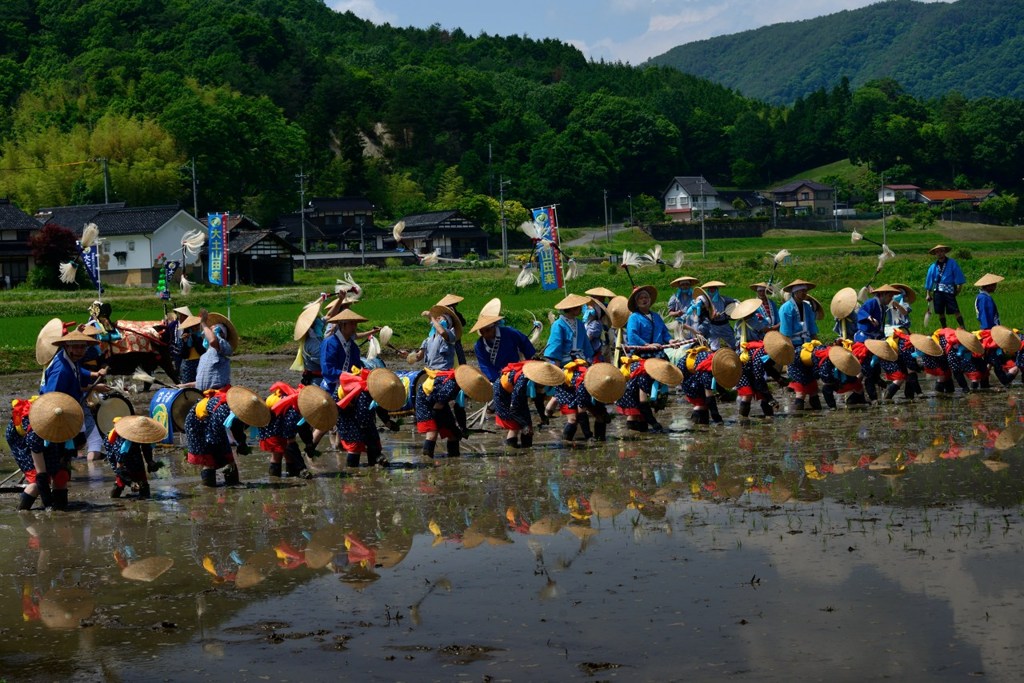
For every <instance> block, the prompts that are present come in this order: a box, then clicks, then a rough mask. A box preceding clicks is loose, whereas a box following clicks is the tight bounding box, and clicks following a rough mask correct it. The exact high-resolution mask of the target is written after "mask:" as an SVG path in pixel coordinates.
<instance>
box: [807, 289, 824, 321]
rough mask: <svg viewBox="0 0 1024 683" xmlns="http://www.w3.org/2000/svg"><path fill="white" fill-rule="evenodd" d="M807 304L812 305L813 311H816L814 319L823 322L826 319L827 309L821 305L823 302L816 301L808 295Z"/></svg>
mask: <svg viewBox="0 0 1024 683" xmlns="http://www.w3.org/2000/svg"><path fill="white" fill-rule="evenodd" d="M807 303H809V304H810V305H811V309H813V310H814V319H815V320H821V319H823V318H824V317H825V307H824V306H822V305H821V302H820V301H818V300H817V299H815V298H814V297H813V296H811V295H810V294H808V295H807Z"/></svg>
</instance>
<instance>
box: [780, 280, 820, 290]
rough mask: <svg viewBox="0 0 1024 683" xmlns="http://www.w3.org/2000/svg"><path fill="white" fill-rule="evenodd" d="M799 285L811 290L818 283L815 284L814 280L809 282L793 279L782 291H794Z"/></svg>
mask: <svg viewBox="0 0 1024 683" xmlns="http://www.w3.org/2000/svg"><path fill="white" fill-rule="evenodd" d="M797 287H805V288H807V289H809V290H810V289H814V288H815V287H817V285H816V284H814V283H813V282H808V281H807V280H793V281H792V282H790V283H789V284H788V285H786V286H785V287H783V288H782V291H783V292H792V291H793V290H794V289H795V288H797Z"/></svg>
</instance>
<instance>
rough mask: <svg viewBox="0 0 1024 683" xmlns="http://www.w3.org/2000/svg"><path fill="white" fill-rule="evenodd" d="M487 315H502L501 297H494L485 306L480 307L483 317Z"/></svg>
mask: <svg viewBox="0 0 1024 683" xmlns="http://www.w3.org/2000/svg"><path fill="white" fill-rule="evenodd" d="M485 315H501V299H499V298H498V297H494V298H493V299H491V300H490V301H488V302H487V303H485V304H484V306H483V308H481V309H480V316H481V317H483V316H485Z"/></svg>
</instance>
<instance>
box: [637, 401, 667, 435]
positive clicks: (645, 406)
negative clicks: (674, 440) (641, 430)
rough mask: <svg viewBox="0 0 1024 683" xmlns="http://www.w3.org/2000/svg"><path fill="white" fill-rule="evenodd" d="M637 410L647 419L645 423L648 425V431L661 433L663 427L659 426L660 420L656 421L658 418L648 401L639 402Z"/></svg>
mask: <svg viewBox="0 0 1024 683" xmlns="http://www.w3.org/2000/svg"><path fill="white" fill-rule="evenodd" d="M639 410H640V414H641V415H642V416H643V418H644V420H646V421H647V425H648V426H649V428H650V429H649V431H650V432H651V433H653V434H663V433H664V432H665V428H664V427H662V426H661V423H660V422H658V418H656V417H654V408H653V407H652V406H651V404H650V403H641V404H640V407H639Z"/></svg>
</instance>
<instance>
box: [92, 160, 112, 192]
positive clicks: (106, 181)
mask: <svg viewBox="0 0 1024 683" xmlns="http://www.w3.org/2000/svg"><path fill="white" fill-rule="evenodd" d="M93 161H98V162H100V167H101V169H102V171H103V203H104V204H109V203H110V169H109V167H108V166H107V158H106V157H97V158H95V159H93Z"/></svg>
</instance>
